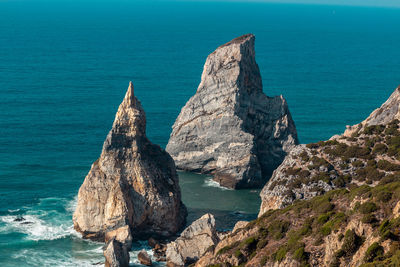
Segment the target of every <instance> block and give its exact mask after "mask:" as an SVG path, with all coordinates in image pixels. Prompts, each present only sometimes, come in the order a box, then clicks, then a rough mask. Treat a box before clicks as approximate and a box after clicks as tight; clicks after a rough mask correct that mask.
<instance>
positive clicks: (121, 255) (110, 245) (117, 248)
mask: <svg viewBox="0 0 400 267" xmlns="http://www.w3.org/2000/svg"><path fill="white" fill-rule="evenodd" d="M104 257H105V258H106V263H105V267H128V266H129V252H128V249H127V247H126V246H124V245H123V244H122V243H121V242H119V241H117V240H116V239H115V238H112V239H110V240H109V241H108V242H107V244H106V246H105V248H104Z"/></svg>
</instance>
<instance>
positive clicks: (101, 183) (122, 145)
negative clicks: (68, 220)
mask: <svg viewBox="0 0 400 267" xmlns="http://www.w3.org/2000/svg"><path fill="white" fill-rule="evenodd" d="M185 217H186V208H185V206H184V205H183V204H182V202H181V192H180V188H179V181H178V176H177V173H176V170H175V164H174V161H173V159H172V158H171V157H170V155H169V154H168V153H167V152H165V151H164V150H163V149H161V148H160V147H159V146H158V145H154V144H152V143H151V142H150V141H149V140H148V139H147V137H146V116H145V113H144V111H143V108H142V106H141V104H140V102H139V100H138V99H137V98H136V97H135V96H134V91H133V85H132V83H130V84H129V88H128V91H127V93H126V95H125V98H124V100H123V102H122V103H121V105H120V106H119V108H118V112H117V114H116V116H115V121H114V124H113V126H112V129H111V131H110V132H109V134H108V136H107V138H106V140H105V142H104V145H103V151H102V153H101V155H100V158H99V159H98V160H96V161H95V162H94V163H93V165H92V167H91V170H90V172H89V173H88V175H87V176H86V178H85V181H84V182H83V184H82V186H81V188H80V189H79V194H78V205H77V208H76V210H75V213H74V216H73V221H74V227H75V229H76V230H77V231H79V232H81V233H82V235H83V237H84V238H91V239H96V240H104V239H111V238H113V237H115V238H116V239H117V240H118V239H122V240H118V241H119V242H122V243H129V240H130V239H131V238H132V234H133V235H135V236H141V235H148V234H152V235H154V234H156V235H161V236H169V235H172V234H175V233H176V232H177V231H179V230H180V228H181V227H182V226H183V225H184V222H185Z"/></svg>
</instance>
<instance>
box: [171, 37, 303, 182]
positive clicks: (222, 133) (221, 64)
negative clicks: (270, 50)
mask: <svg viewBox="0 0 400 267" xmlns="http://www.w3.org/2000/svg"><path fill="white" fill-rule="evenodd" d="M254 42H255V37H254V35H252V34H246V35H243V36H241V37H238V38H236V39H233V40H232V41H230V42H228V43H226V44H224V45H222V46H220V47H218V48H217V49H216V50H215V51H214V52H213V53H211V54H210V55H209V56H208V57H207V60H206V63H205V65H204V69H203V74H202V76H201V82H200V85H199V87H198V89H197V92H196V94H195V95H194V96H193V97H192V98H190V100H189V101H188V102H187V103H186V105H185V106H184V107H183V108H182V110H181V112H180V114H179V116H178V118H177V119H176V121H175V123H174V125H173V126H172V133H171V136H170V139H169V142H168V145H167V148H166V150H167V151H168V153H170V154H171V156H172V157H173V158H174V160H175V164H176V166H177V168H179V169H182V170H187V171H194V172H201V173H206V174H212V175H213V176H214V180H215V181H217V182H218V183H219V184H221V185H222V186H225V187H229V188H236V189H238V188H250V187H261V186H262V185H264V184H265V182H266V181H267V179H268V178H269V177H270V176H271V174H272V172H273V170H274V169H276V168H277V167H278V166H279V164H280V163H281V162H282V161H283V159H284V157H285V155H286V154H287V153H288V152H289V151H290V149H291V148H292V147H293V146H294V145H296V144H298V139H297V132H296V127H295V124H294V122H293V120H292V117H291V115H290V112H289V109H288V105H287V103H286V100H285V99H284V98H283V97H282V96H276V97H268V96H266V95H265V94H264V93H263V89H262V81H261V75H260V70H259V68H258V65H257V63H256V61H255V50H254Z"/></svg>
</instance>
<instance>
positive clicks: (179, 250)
mask: <svg viewBox="0 0 400 267" xmlns="http://www.w3.org/2000/svg"><path fill="white" fill-rule="evenodd" d="M218 241H219V238H218V234H217V231H216V228H215V219H214V216H213V215H212V214H209V213H207V214H205V215H203V216H202V217H201V218H200V219H198V220H196V221H194V222H193V223H192V224H191V225H190V226H188V227H187V228H186V229H185V230H184V231H183V232H182V233H181V235H180V236H179V237H178V238H177V239H176V240H175V241H173V242H171V243H169V244H168V246H167V252H166V255H167V261H168V264H169V266H184V265H185V264H190V263H193V262H195V261H197V260H198V259H199V258H200V257H201V256H202V255H203V254H204V253H205V252H206V250H207V249H208V248H209V247H210V246H213V245H215V244H216V243H217V242H218Z"/></svg>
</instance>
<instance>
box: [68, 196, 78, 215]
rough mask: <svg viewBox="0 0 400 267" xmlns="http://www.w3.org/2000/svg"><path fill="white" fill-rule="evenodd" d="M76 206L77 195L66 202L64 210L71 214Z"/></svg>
mask: <svg viewBox="0 0 400 267" xmlns="http://www.w3.org/2000/svg"><path fill="white" fill-rule="evenodd" d="M77 205H78V195H76V196H75V197H74V198H73V199H72V200H70V201H68V202H67V204H66V205H65V210H67V211H69V212H70V213H71V214H72V213H73V212H74V211H75V210H76V206H77Z"/></svg>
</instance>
